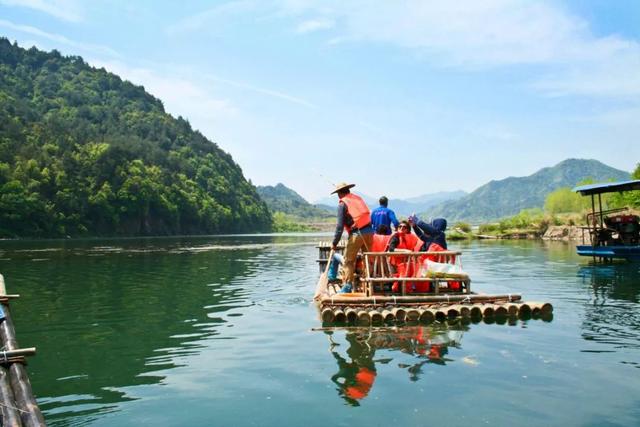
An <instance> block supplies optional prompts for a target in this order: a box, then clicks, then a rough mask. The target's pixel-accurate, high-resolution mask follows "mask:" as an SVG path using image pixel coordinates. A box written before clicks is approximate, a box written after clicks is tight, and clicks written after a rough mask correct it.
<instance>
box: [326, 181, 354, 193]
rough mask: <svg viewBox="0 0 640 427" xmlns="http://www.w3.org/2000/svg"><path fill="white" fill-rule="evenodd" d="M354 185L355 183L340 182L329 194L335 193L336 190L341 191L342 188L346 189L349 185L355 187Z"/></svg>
mask: <svg viewBox="0 0 640 427" xmlns="http://www.w3.org/2000/svg"><path fill="white" fill-rule="evenodd" d="M355 186H356V185H355V184H347V183H346V182H341V183H340V184H338V185H336V189H335V190H333V191H332V192H331V194H333V193H337V192H338V191H342V190H348V189H350V188H351V187H355Z"/></svg>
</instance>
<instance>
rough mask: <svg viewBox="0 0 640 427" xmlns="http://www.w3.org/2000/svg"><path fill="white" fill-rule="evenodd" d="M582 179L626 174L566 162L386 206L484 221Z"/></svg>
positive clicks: (591, 163) (323, 204)
mask: <svg viewBox="0 0 640 427" xmlns="http://www.w3.org/2000/svg"><path fill="white" fill-rule="evenodd" d="M586 179H591V180H593V181H594V182H606V181H620V180H627V179H630V174H629V173H628V172H625V171H622V170H619V169H615V168H612V167H610V166H607V165H605V164H603V163H601V162H599V161H597V160H585V159H567V160H564V161H562V162H560V163H558V164H557V165H555V166H553V167H547V168H543V169H540V170H539V171H537V172H536V173H534V174H532V175H529V176H525V177H509V178H505V179H502V180H496V181H490V182H488V183H486V184H484V185H482V186H480V187H478V188H477V189H476V190H475V191H473V192H471V193H469V194H467V193H465V192H464V191H452V192H439V193H433V194H425V195H422V196H418V197H413V198H409V199H404V200H403V199H390V200H389V207H390V208H392V209H393V210H394V211H395V212H396V214H397V215H398V216H400V217H402V216H405V217H406V216H408V215H410V214H411V213H413V212H419V213H420V214H421V215H422V216H424V217H431V218H433V217H444V218H447V219H448V220H449V221H469V222H486V221H491V220H496V219H499V218H503V217H506V216H511V215H515V214H517V213H518V212H520V211H521V210H522V209H529V208H542V207H543V206H544V201H545V198H546V196H547V195H548V194H549V193H551V192H553V191H555V190H557V189H558V188H562V187H571V188H572V187H574V186H575V185H576V184H578V183H579V182H581V181H584V180H586ZM260 188H261V187H259V188H258V193H259V194H260V195H261V196H263V192H264V190H261V189H260ZM271 188H274V187H271ZM276 188H278V189H279V190H280V193H281V197H285V198H286V197H287V196H286V194H290V193H293V194H294V195H295V200H296V202H295V203H297V204H299V205H302V204H303V203H302V202H303V201H304V202H305V203H306V204H307V205H308V208H306V209H311V208H313V209H318V208H324V209H325V210H327V211H329V212H331V213H334V212H335V206H336V204H337V201H338V198H337V196H333V197H326V198H323V199H321V200H319V201H318V202H317V203H316V205H315V206H313V205H311V204H309V203H308V202H306V200H304V199H303V198H302V197H301V196H300V195H298V194H297V193H296V192H295V191H293V190H290V189H288V188H287V187H285V186H284V185H283V184H278V186H276ZM284 189H286V191H285V190H284ZM288 192H290V193H288ZM356 193H357V189H356ZM358 194H359V195H360V196H362V197H363V198H364V200H365V201H366V202H367V204H368V205H369V207H370V208H372V209H373V208H375V207H377V206H378V198H376V197H371V196H369V195H366V194H361V193H358ZM291 197H294V196H291ZM265 201H266V202H267V205H268V206H269V208H271V209H274V206H275V205H274V204H273V203H270V201H269V200H268V199H265ZM280 206H282V205H280ZM275 210H278V209H275ZM289 213H292V212H289Z"/></svg>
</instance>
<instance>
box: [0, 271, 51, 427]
mask: <svg viewBox="0 0 640 427" xmlns="http://www.w3.org/2000/svg"><path fill="white" fill-rule="evenodd" d="M6 294H7V291H6V288H5V284H4V277H3V276H2V274H0V295H6ZM3 309H4V314H5V319H4V321H3V322H1V323H0V338H2V342H3V344H4V348H5V349H6V350H16V349H18V348H19V347H18V342H17V341H16V337H15V332H14V328H13V322H12V321H11V313H10V311H9V305H8V303H3ZM9 379H10V381H11V387H12V388H13V393H14V396H15V401H16V408H18V409H20V410H21V412H20V418H21V420H22V424H23V426H25V427H40V426H46V424H45V421H44V417H43V416H42V412H40V408H38V403H37V402H36V399H35V398H34V397H33V391H32V389H31V382H30V381H29V377H28V376H27V371H26V369H25V367H24V366H23V365H22V363H12V364H11V365H10V366H9Z"/></svg>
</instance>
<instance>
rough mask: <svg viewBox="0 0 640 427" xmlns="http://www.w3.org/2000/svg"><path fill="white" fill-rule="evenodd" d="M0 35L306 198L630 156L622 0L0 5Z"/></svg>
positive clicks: (630, 14)
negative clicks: (86, 68) (128, 86)
mask: <svg viewBox="0 0 640 427" xmlns="http://www.w3.org/2000/svg"><path fill="white" fill-rule="evenodd" d="M182 3H184V4H182ZM0 35H2V36H5V37H8V38H9V39H10V40H12V41H13V40H16V41H17V42H18V43H19V44H20V45H22V46H24V47H30V46H33V45H35V46H37V47H38V48H41V49H44V50H51V49H57V50H59V51H60V52H62V53H63V54H69V55H80V56H82V57H84V58H85V59H86V60H87V61H88V62H89V63H90V64H92V65H95V66H97V67H105V68H106V69H108V70H110V71H113V72H114V73H116V74H118V75H120V76H121V77H123V78H125V79H128V80H131V81H132V82H134V83H136V84H140V85H143V86H144V87H145V89H147V91H149V92H151V93H152V94H153V95H155V96H156V97H158V98H160V99H161V100H162V101H163V102H164V105H165V108H166V109H167V111H168V112H170V113H171V114H173V115H174V116H178V115H181V116H183V117H185V118H186V119H188V120H189V122H190V123H191V124H192V126H193V127H194V128H196V129H198V130H200V131H201V132H202V133H203V134H205V135H206V136H207V137H208V138H209V139H211V140H213V141H215V142H216V143H218V144H219V145H220V147H222V148H223V149H224V150H225V151H228V152H229V153H231V155H232V156H233V158H234V159H235V160H236V162H238V163H239V164H240V166H241V167H242V169H243V172H244V174H245V176H246V177H247V178H249V179H251V180H252V182H253V183H254V184H257V185H275V184H276V183H278V182H282V183H284V184H285V185H287V186H289V187H291V188H293V189H294V190H296V191H297V192H298V193H300V194H301V195H302V196H304V197H305V198H307V199H308V200H310V201H315V200H317V199H320V198H323V197H325V196H326V195H327V193H329V192H330V191H331V186H330V182H339V181H349V182H354V183H356V184H357V187H356V191H357V190H360V191H362V192H364V193H366V194H369V195H372V196H374V197H375V196H377V195H381V194H386V195H387V196H389V197H392V198H406V197H412V196H417V195H420V194H424V193H432V192H437V191H448V190H458V189H462V190H466V191H472V190H474V189H475V188H477V187H478V186H480V185H482V184H485V183H486V182H488V181H490V180H492V179H503V178H506V177H508V176H525V175H529V174H531V173H533V172H535V171H537V170H538V169H540V168H542V167H546V166H553V165H555V164H556V163H558V162H560V161H562V160H564V159H566V158H569V157H573V158H594V159H598V160H601V161H603V162H604V163H606V164H608V165H610V166H613V167H616V168H620V169H623V170H627V171H631V170H633V169H634V167H635V165H636V164H637V163H638V162H640V2H638V1H635V0H630V1H614V2H605V1H601V0H592V1H575V2H564V1H529V0H486V1H476V0H459V1H455V2H451V1H442V2H432V1H426V0H425V1H409V0H404V1H400V0H396V1H372V0H370V1H360V0H353V1H333V0H325V1H304V0H256V1H253V0H240V1H221V2H212V1H187V2H173V1H166V2H161V1H131V2H128V3H125V2H117V1H104V0H94V1H89V2H87V1H81V0H54V1H44V0H25V1H18V0H0Z"/></svg>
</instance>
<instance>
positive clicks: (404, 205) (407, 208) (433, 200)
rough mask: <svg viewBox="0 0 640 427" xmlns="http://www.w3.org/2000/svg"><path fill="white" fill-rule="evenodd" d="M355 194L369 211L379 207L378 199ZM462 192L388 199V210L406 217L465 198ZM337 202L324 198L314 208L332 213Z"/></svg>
mask: <svg viewBox="0 0 640 427" xmlns="http://www.w3.org/2000/svg"><path fill="white" fill-rule="evenodd" d="M356 193H357V194H358V195H359V196H361V197H362V198H363V199H364V201H365V202H367V204H368V205H369V207H370V208H371V209H375V208H377V207H378V206H379V203H378V200H379V198H380V197H371V196H369V195H367V194H362V193H360V192H359V191H357V190H356ZM466 195H467V193H466V192H464V191H440V192H438V193H431V194H423V195H421V196H417V197H411V198H409V199H389V208H391V209H393V211H394V212H395V213H396V215H397V216H399V217H406V216H409V215H411V214H412V213H416V212H424V211H426V210H428V209H431V208H432V207H434V206H436V205H438V204H440V203H443V202H446V201H453V200H457V199H460V198H461V197H464V196H466ZM337 202H338V197H337V196H333V197H325V198H323V199H320V200H318V201H317V202H316V206H325V207H329V206H330V207H331V210H332V211H335V209H336V208H335V206H336V204H337Z"/></svg>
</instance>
